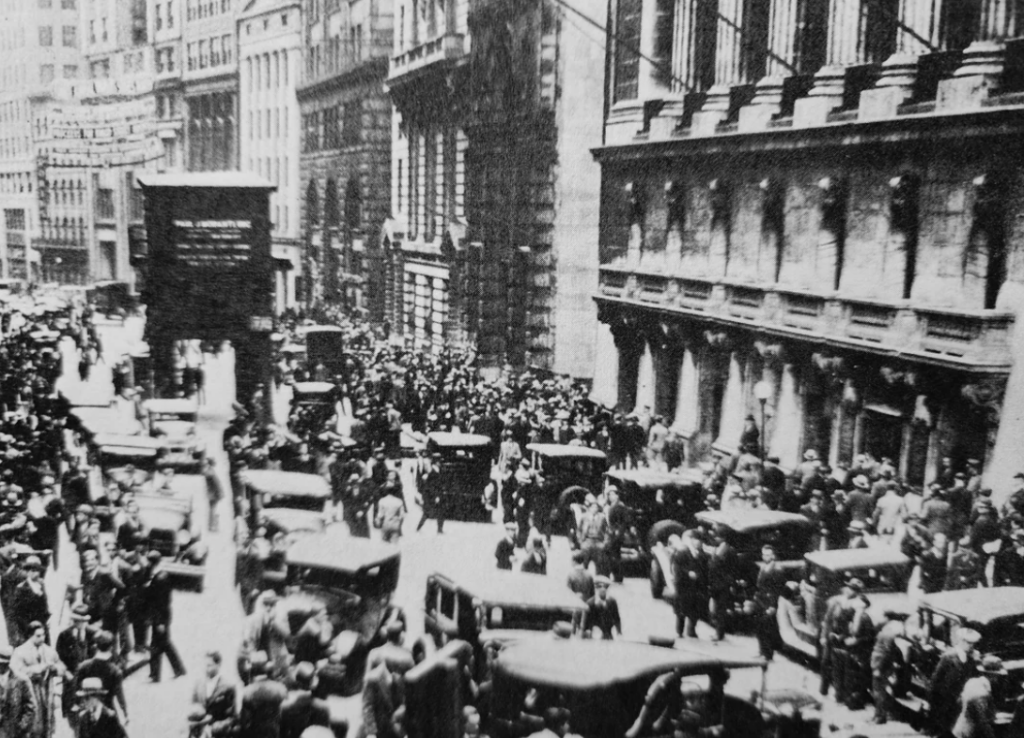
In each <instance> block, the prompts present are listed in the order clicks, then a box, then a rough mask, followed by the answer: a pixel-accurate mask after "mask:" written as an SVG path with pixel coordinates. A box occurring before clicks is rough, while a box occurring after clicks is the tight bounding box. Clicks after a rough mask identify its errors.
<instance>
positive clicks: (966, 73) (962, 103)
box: [935, 41, 1006, 111]
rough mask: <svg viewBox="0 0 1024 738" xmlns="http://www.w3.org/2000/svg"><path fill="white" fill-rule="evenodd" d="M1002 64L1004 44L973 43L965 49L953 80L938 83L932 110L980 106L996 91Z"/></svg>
mask: <svg viewBox="0 0 1024 738" xmlns="http://www.w3.org/2000/svg"><path fill="white" fill-rule="evenodd" d="M1005 61H1006V44H1004V43H1002V42H1000V41H976V42H974V43H973V44H971V45H970V46H968V47H967V48H966V49H965V50H964V54H963V63H962V64H961V65H960V68H959V69H957V70H956V72H954V73H953V78H952V79H944V80H942V81H940V82H939V88H938V92H937V94H936V96H935V109H936V111H939V110H957V109H964V108H973V107H978V106H980V105H981V102H982V100H985V99H986V98H988V97H989V96H990V95H992V93H994V92H996V91H997V90H998V89H999V82H1000V78H1001V77H1002V74H1003V66H1004V63H1005Z"/></svg>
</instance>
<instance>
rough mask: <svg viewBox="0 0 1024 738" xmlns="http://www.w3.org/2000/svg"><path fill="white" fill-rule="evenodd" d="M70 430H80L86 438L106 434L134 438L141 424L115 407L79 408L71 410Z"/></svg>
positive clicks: (140, 429)
mask: <svg viewBox="0 0 1024 738" xmlns="http://www.w3.org/2000/svg"><path fill="white" fill-rule="evenodd" d="M70 417H71V419H72V420H71V422H70V423H69V427H70V428H71V429H72V430H80V431H82V432H83V433H84V435H85V436H86V437H87V438H92V437H94V436H97V435H100V434H104V433H108V434H112V435H121V436H135V435H140V434H141V433H142V424H141V423H139V422H138V421H137V420H135V418H132V417H129V416H127V415H126V414H125V413H123V412H122V411H121V410H120V409H118V408H116V407H111V406H106V407H94V406H80V407H75V408H72V410H71V414H70Z"/></svg>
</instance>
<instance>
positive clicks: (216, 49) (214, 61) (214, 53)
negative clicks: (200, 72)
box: [210, 38, 220, 67]
mask: <svg viewBox="0 0 1024 738" xmlns="http://www.w3.org/2000/svg"><path fill="white" fill-rule="evenodd" d="M210 66H211V67H219V66H220V39H219V38H211V39H210Z"/></svg>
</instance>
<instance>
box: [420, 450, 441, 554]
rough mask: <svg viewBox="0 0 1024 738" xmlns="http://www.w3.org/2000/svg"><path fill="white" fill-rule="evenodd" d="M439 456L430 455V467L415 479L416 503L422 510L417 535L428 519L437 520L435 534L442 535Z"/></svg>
mask: <svg viewBox="0 0 1024 738" xmlns="http://www.w3.org/2000/svg"><path fill="white" fill-rule="evenodd" d="M440 476H441V454H432V455H431V457H430V465H429V466H427V467H426V468H425V469H423V470H422V471H421V472H420V473H419V474H418V475H417V477H416V502H418V503H419V505H420V507H421V508H422V509H423V516H422V517H421V518H420V522H419V523H418V524H417V525H416V532H417V533H418V532H419V531H420V529H421V528H422V527H423V524H424V523H426V522H427V519H428V518H434V519H435V520H437V532H438V533H439V534H440V533H444V519H445V509H444V508H445V500H444V490H443V489H441V484H440Z"/></svg>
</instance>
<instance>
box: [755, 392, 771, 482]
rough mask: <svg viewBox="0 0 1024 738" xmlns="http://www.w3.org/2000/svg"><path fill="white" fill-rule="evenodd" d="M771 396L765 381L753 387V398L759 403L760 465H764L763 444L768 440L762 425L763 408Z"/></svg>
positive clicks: (766, 432) (766, 431)
mask: <svg viewBox="0 0 1024 738" xmlns="http://www.w3.org/2000/svg"><path fill="white" fill-rule="evenodd" d="M771 396H772V386H771V385H770V384H769V383H768V382H766V381H765V380H763V379H762V380H761V381H760V382H758V383H757V384H755V385H754V397H756V398H757V401H758V402H760V403H761V463H762V464H764V457H765V443H766V442H767V440H768V429H767V428H765V425H764V416H765V412H764V406H765V404H767V402H768V398H769V397H771Z"/></svg>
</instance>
